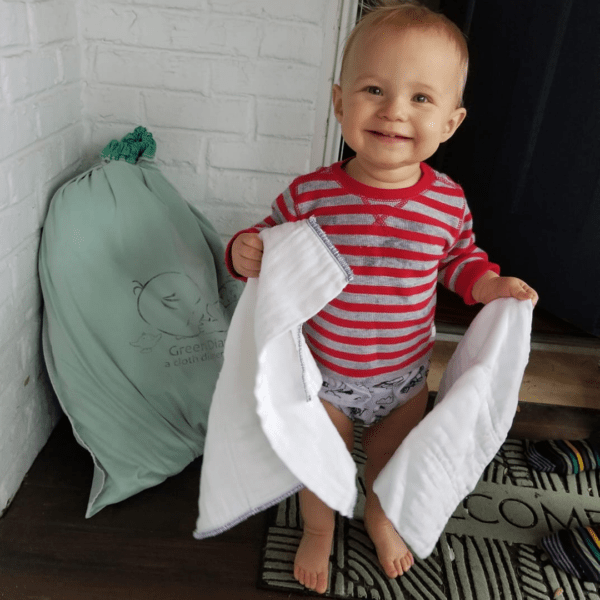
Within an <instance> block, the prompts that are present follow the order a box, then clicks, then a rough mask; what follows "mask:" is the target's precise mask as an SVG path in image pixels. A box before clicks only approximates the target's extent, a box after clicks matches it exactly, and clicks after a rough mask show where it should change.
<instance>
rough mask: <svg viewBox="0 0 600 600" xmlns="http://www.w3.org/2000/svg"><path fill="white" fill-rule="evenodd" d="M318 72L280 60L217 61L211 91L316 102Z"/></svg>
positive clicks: (214, 66) (314, 69) (213, 66)
mask: <svg viewBox="0 0 600 600" xmlns="http://www.w3.org/2000/svg"><path fill="white" fill-rule="evenodd" d="M318 78H319V70H318V69H317V68H316V67H310V66H306V65H299V64H289V63H285V62H281V61H271V60H257V61H253V62H249V61H226V60H222V61H214V62H213V65H212V81H213V85H212V89H213V91H214V92H215V93H223V94H252V95H259V96H263V97H270V98H285V99H294V100H310V101H313V100H314V98H315V96H316V90H317V85H318Z"/></svg>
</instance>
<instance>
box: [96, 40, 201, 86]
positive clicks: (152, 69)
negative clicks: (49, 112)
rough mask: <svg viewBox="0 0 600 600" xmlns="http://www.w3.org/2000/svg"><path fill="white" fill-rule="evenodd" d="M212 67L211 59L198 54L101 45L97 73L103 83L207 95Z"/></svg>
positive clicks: (97, 60)
mask: <svg viewBox="0 0 600 600" xmlns="http://www.w3.org/2000/svg"><path fill="white" fill-rule="evenodd" d="M210 68H211V61H210V60H207V59H206V58H202V57H198V56H190V55H187V56H184V55H180V54H177V53H175V52H155V51H139V50H117V49H111V48H108V47H107V48H104V47H99V48H98V52H97V56H96V73H95V74H96V78H97V81H98V82H100V83H108V84H115V85H127V86H136V87H142V88H152V89H171V90H179V91H190V92H200V93H203V94H205V95H206V94H208V91H209V76H210Z"/></svg>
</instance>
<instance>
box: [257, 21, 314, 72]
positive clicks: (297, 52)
mask: <svg viewBox="0 0 600 600" xmlns="http://www.w3.org/2000/svg"><path fill="white" fill-rule="evenodd" d="M322 45H323V33H322V31H321V30H320V29H319V28H318V27H315V26H311V25H299V24H294V25H286V24H282V23H267V24H266V25H265V35H264V37H263V40H262V44H261V46H260V56H263V57H266V58H277V59H280V60H290V61H294V62H299V63H307V64H310V65H320V64H321V62H322V61H323V55H322Z"/></svg>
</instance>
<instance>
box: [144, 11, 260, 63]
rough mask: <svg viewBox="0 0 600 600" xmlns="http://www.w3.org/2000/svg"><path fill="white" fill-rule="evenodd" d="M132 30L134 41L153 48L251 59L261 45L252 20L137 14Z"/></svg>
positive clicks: (153, 12) (160, 13)
mask: <svg viewBox="0 0 600 600" xmlns="http://www.w3.org/2000/svg"><path fill="white" fill-rule="evenodd" d="M135 29H136V39H137V42H138V43H139V44H141V45H142V46H149V47H153V48H154V47H156V48H172V49H175V50H191V51H193V52H209V53H214V54H219V55H231V54H233V55H241V56H249V57H254V56H257V55H258V48H259V44H260V31H259V29H260V28H259V26H257V23H256V22H255V21H250V20H246V21H244V20H239V19H232V18H223V17H217V18H215V17H213V16H211V15H206V14H201V13H200V14H195V13H187V12H185V13H182V12H180V11H177V12H172V11H171V12H168V11H160V12H156V11H143V12H142V11H139V12H138V19H137V21H136V24H135Z"/></svg>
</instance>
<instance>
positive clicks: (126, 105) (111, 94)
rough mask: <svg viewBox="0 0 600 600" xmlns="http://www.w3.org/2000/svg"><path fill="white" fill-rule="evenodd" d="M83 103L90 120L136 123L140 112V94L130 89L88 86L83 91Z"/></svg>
mask: <svg viewBox="0 0 600 600" xmlns="http://www.w3.org/2000/svg"><path fill="white" fill-rule="evenodd" d="M83 103H84V106H85V108H86V110H87V112H88V115H89V118H90V119H92V120H96V119H104V120H108V121H112V122H114V123H137V122H138V121H139V120H140V115H141V110H142V92H141V91H140V90H138V89H136V88H132V87H118V86H114V85H100V84H94V85H88V86H86V87H85V89H84V91H83Z"/></svg>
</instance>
